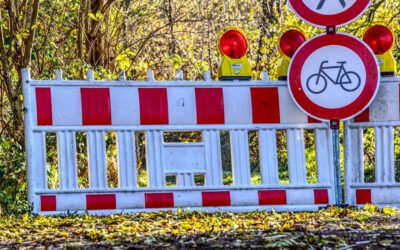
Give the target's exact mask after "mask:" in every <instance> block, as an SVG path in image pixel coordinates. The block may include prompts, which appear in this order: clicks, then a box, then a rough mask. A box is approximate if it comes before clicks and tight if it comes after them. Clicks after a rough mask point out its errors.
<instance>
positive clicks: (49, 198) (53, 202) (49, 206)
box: [40, 195, 57, 211]
mask: <svg viewBox="0 0 400 250" xmlns="http://www.w3.org/2000/svg"><path fill="white" fill-rule="evenodd" d="M40 210H41V211H56V210H57V199H56V196H55V195H42V196H40Z"/></svg>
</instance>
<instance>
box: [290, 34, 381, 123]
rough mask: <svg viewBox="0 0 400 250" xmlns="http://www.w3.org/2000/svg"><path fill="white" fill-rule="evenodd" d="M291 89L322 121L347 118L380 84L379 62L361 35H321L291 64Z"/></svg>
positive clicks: (364, 105)
mask: <svg viewBox="0 0 400 250" xmlns="http://www.w3.org/2000/svg"><path fill="white" fill-rule="evenodd" d="M288 80H289V90H290V94H291V95H292V97H293V100H294V101H295V103H296V104H297V105H298V106H299V107H300V108H301V109H302V110H303V111H304V112H306V113H307V114H308V115H310V116H312V117H314V118H316V119H319V120H323V121H330V120H347V119H350V118H352V117H354V116H356V115H357V114H359V113H361V112H362V111H363V110H364V109H365V108H367V107H368V106H369V104H370V103H371V102H372V100H373V99H374V97H375V95H376V93H377V91H378V86H379V81H380V74H379V66H378V62H377V60H376V57H375V55H374V54H373V52H372V51H371V49H370V48H369V47H368V45H366V44H365V43H364V42H363V41H361V40H360V39H359V38H357V37H354V36H351V35H346V34H342V33H338V34H329V35H320V36H318V37H315V38H313V39H311V40H309V41H307V42H306V43H304V44H303V45H302V46H301V47H300V48H299V49H298V50H297V52H296V53H295V55H294V56H293V58H292V60H291V63H290V66H289V74H288Z"/></svg>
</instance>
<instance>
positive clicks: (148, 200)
mask: <svg viewBox="0 0 400 250" xmlns="http://www.w3.org/2000/svg"><path fill="white" fill-rule="evenodd" d="M144 199H145V205H146V208H168V207H174V193H147V194H144Z"/></svg>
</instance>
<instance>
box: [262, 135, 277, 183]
mask: <svg viewBox="0 0 400 250" xmlns="http://www.w3.org/2000/svg"><path fill="white" fill-rule="evenodd" d="M258 147H259V154H260V168H261V179H262V184H264V185H266V184H279V170H278V154H277V147H276V130H275V129H269V130H259V132H258Z"/></svg>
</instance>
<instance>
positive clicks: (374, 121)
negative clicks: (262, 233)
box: [23, 71, 400, 214]
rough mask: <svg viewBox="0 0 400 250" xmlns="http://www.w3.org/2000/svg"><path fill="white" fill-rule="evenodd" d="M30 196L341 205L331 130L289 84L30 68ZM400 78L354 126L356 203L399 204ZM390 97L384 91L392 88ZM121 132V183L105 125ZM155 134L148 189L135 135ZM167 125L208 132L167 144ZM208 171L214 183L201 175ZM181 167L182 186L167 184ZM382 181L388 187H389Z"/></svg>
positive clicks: (100, 208) (197, 204)
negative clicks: (200, 181) (370, 146)
mask: <svg viewBox="0 0 400 250" xmlns="http://www.w3.org/2000/svg"><path fill="white" fill-rule="evenodd" d="M23 75H24V102H25V108H26V148H27V160H28V180H29V200H30V202H32V203H33V208H34V212H37V213H45V214H46V213H61V212H66V211H85V210H88V211H91V212H96V213H101V214H110V213H115V212H120V211H146V210H154V209H175V208H178V207H183V208H184V207H190V208H193V209H203V210H209V211H213V210H218V209H222V210H228V211H245V210H255V209H260V210H262V209H275V210H278V211H294V210H312V209H317V208H318V207H321V206H326V205H328V204H335V198H334V197H335V188H334V178H333V176H334V170H333V159H332V142H331V130H330V129H329V126H328V124H326V123H321V122H317V121H315V120H313V119H310V118H309V117H308V116H307V115H305V114H304V113H303V112H302V111H301V110H299V109H298V108H297V107H296V105H295V104H294V103H293V101H292V100H291V98H290V95H289V92H288V89H287V85H286V83H285V82H276V81H250V82H214V81H211V80H209V79H207V80H206V81H203V82H190V81H175V82H157V81H154V80H152V79H150V80H149V81H147V82H143V81H142V82H137V81H126V80H124V79H122V80H119V81H95V80H94V79H93V74H92V72H90V74H89V78H88V80H87V81H66V80H63V79H62V77H61V74H58V77H57V79H56V80H32V79H30V76H29V72H28V71H24V72H23ZM398 83H399V80H398V79H393V80H386V82H384V83H383V84H382V86H381V89H380V92H379V94H378V97H377V99H376V101H375V102H374V103H373V104H372V105H371V107H370V108H369V113H368V115H366V114H367V112H368V111H367V112H365V113H363V114H361V115H360V116H359V117H357V118H355V122H349V123H347V124H346V181H347V182H346V192H347V193H346V195H347V201H348V202H349V203H351V204H357V203H360V204H361V203H365V202H378V203H380V204H386V203H388V204H398V203H400V202H398V199H397V198H396V197H397V193H396V191H393V190H396V189H397V184H396V183H395V182H394V171H393V169H394V167H393V166H394V158H393V157H394V156H393V154H392V153H393V146H392V145H393V132H392V128H393V126H398V125H400V122H399V84H398ZM383 97H384V98H383ZM368 126H370V127H374V128H375V131H376V136H377V137H376V150H377V156H376V160H377V164H379V166H377V168H376V169H377V170H376V171H377V178H376V180H377V183H374V184H366V183H363V182H362V181H361V179H362V177H361V174H362V169H361V166H362V157H361V158H360V153H361V152H362V148H361V147H362V144H360V143H362V141H360V131H362V128H363V127H368ZM220 130H228V131H229V133H230V143H231V163H232V171H233V184H232V185H230V186H225V185H223V177H222V176H223V175H222V159H221V143H220ZM249 130H253V131H254V130H255V131H257V132H258V146H259V157H260V172H261V184H259V185H252V183H251V170H250V160H249V159H250V158H249V154H250V153H249V138H248V132H249ZM277 130H285V131H286V137H287V144H286V149H287V152H288V172H289V184H280V182H279V169H278V152H277V150H278V149H277V140H276V138H277V137H276V133H277ZM305 130H313V131H314V134H315V151H316V154H315V155H316V161H317V173H315V174H316V175H317V176H318V183H315V184H310V183H307V170H306V164H307V163H306V156H305V142H304V131H305ZM80 131H84V132H86V134H87V143H88V159H89V166H88V169H89V171H88V172H89V188H86V189H83V188H79V187H78V173H77V168H78V167H77V161H76V132H80ZM108 131H114V132H116V134H117V147H118V173H119V179H118V184H119V185H118V187H117V188H109V187H108V182H107V163H106V149H105V140H104V137H105V133H106V132H108ZM137 131H144V132H145V137H146V162H147V164H146V167H147V173H148V187H146V188H140V187H138V180H137V178H138V177H137V171H136V154H135V151H136V149H135V145H136V144H135V133H136V132H137ZM164 131H201V132H202V141H201V142H196V143H176V142H175V143H167V142H164V141H163V132H164ZM46 133H56V134H57V148H58V171H59V189H49V188H48V185H47V173H46V172H47V171H46V141H45V136H46ZM197 174H202V175H204V179H205V185H204V186H196V184H195V181H194V177H195V175H197ZM167 175H175V176H176V179H177V183H176V184H177V185H176V187H167V186H166V180H165V178H166V176H167ZM381 191H382V192H381Z"/></svg>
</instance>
